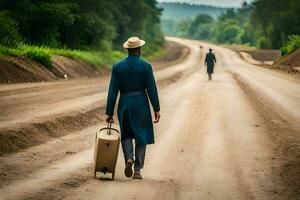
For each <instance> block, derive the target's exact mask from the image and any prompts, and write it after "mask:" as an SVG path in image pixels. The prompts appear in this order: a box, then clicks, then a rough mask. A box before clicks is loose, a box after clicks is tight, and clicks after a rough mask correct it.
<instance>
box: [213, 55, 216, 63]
mask: <svg viewBox="0 0 300 200" xmlns="http://www.w3.org/2000/svg"><path fill="white" fill-rule="evenodd" d="M213 59H214V62H215V63H216V62H217V60H216V56H215V54H213Z"/></svg>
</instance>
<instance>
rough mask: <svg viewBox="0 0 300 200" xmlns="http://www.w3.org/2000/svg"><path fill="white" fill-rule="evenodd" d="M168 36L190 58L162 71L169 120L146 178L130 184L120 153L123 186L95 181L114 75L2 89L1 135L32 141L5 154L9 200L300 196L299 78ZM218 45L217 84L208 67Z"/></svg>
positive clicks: (3, 181) (0, 167)
mask: <svg viewBox="0 0 300 200" xmlns="http://www.w3.org/2000/svg"><path fill="white" fill-rule="evenodd" d="M168 39H169V40H172V41H175V42H178V43H181V44H184V45H186V46H187V47H188V48H189V49H190V54H189V55H188V57H187V58H186V59H185V60H183V61H182V62H180V63H177V64H174V65H172V66H169V67H164V68H157V69H156V74H155V75H156V78H157V80H158V85H159V92H160V99H161V104H162V105H161V108H162V119H161V122H160V123H159V124H157V125H155V130H156V144H154V145H151V146H149V147H148V149H147V157H146V164H145V169H144V170H143V175H144V180H132V179H127V178H125V177H124V175H123V167H124V162H123V157H122V153H121V152H120V154H119V160H118V164H117V174H116V180H115V181H108V180H106V179H105V176H104V175H103V177H104V178H102V179H97V180H94V179H92V177H93V172H92V169H93V167H92V165H93V164H92V151H93V139H94V134H95V131H96V130H97V128H99V127H101V126H104V125H105V124H104V123H103V121H102V120H103V116H99V113H102V112H103V108H104V106H105V105H104V104H105V98H106V88H107V82H108V79H107V77H103V78H101V79H89V80H76V81H69V82H63V81H62V82H53V83H38V84H37V83H35V84H21V85H7V86H3V85H2V86H0V98H1V101H0V110H1V116H0V135H1V138H2V137H3V138H12V139H15V141H17V140H21V139H23V141H24V142H23V143H20V144H19V146H14V149H13V152H16V153H10V154H5V151H4V152H3V153H4V155H3V156H2V157H0V199H1V200H2V199H3V200H6V199H13V200H17V199H55V200H56V199H70V200H77V199H78V200H82V199H143V200H144V199H188V200H190V199H197V200H198V199H205V200H206V199H207V200H209V199H212V200H215V199H220V200H223V199H233V200H235V199H249V200H250V199H262V200H265V199H283V200H285V199H300V183H299V179H300V162H299V161H300V154H299V152H300V151H299V150H300V126H299V124H300V81H299V79H296V78H295V77H292V76H288V75H286V74H283V73H279V72H275V71H271V70H268V69H263V68H259V67H256V66H253V65H250V64H248V63H246V62H244V61H243V60H241V59H240V57H239V56H238V55H237V54H236V53H235V52H233V51H231V50H228V49H225V48H222V47H218V46H213V45H210V44H206V43H202V42H198V41H191V40H183V39H177V38H168ZM200 45H202V46H203V47H204V48H203V49H200V48H199V46H200ZM209 47H212V48H213V49H214V51H215V53H216V57H217V61H218V62H217V65H216V72H215V74H214V76H213V81H207V77H206V73H205V66H204V65H203V56H204V54H205V53H206V51H207V50H208V48H209ZM43 130H47V131H45V132H47V134H43ZM1 131H2V132H1ZM26 131H27V132H28V131H32V133H33V134H32V135H31V136H28V135H26ZM5 134H8V135H9V134H11V137H5ZM22 134H23V136H22ZM52 134H53V135H52ZM20 135H21V136H20ZM58 136H59V137H58ZM32 138H34V140H33V141H32V140H30V139H32ZM7 143H9V141H7ZM22 145H23V146H22ZM7 146H8V147H11V145H7ZM1 148H2V146H1ZM23 148H25V149H24V150H22V151H20V149H23ZM6 151H7V152H9V151H11V149H9V148H8V149H7V150H6Z"/></svg>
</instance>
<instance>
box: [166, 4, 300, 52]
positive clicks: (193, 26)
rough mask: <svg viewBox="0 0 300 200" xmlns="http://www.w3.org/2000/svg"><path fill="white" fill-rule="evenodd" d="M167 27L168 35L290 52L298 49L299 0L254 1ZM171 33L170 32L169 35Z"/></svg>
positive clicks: (180, 21)
mask: <svg viewBox="0 0 300 200" xmlns="http://www.w3.org/2000/svg"><path fill="white" fill-rule="evenodd" d="M172 23H173V27H172V30H171V29H170V28H168V26H169V27H170V22H169V24H167V25H168V26H165V27H167V33H168V34H170V33H171V34H172V35H176V36H184V37H189V38H195V39H201V40H210V41H214V42H218V43H228V44H232V43H235V44H246V45H251V46H256V47H258V48H265V49H280V48H281V49H282V50H283V52H284V53H290V52H292V51H295V50H296V49H298V48H300V0H284V1H283V0H276V1H275V0H256V1H254V2H253V3H251V4H249V3H246V2H244V3H243V4H242V6H241V8H237V9H233V8H232V9H228V10H227V11H226V12H224V13H222V14H221V15H220V16H219V17H218V18H217V19H214V18H213V17H211V16H210V15H206V14H204V15H203V14H200V15H198V16H197V17H195V18H193V19H183V20H179V21H176V22H174V21H173V22H172ZM168 30H170V32H168Z"/></svg>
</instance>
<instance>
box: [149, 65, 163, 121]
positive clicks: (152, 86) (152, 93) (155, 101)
mask: <svg viewBox="0 0 300 200" xmlns="http://www.w3.org/2000/svg"><path fill="white" fill-rule="evenodd" d="M146 89H147V93H148V96H149V99H150V102H151V105H152V107H153V110H154V112H155V113H154V115H155V121H154V122H155V123H158V122H159V119H160V114H159V111H160V105H159V98H158V93H157V87H156V83H155V78H154V74H153V70H152V67H151V65H150V66H149V67H148V69H147V72H146Z"/></svg>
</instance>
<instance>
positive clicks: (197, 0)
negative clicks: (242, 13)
mask: <svg viewBox="0 0 300 200" xmlns="http://www.w3.org/2000/svg"><path fill="white" fill-rule="evenodd" d="M157 1H158V2H188V3H194V4H206V5H214V6H221V7H240V6H241V5H242V3H243V2H244V1H245V0H157ZM246 1H247V2H252V1H253V0H246Z"/></svg>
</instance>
